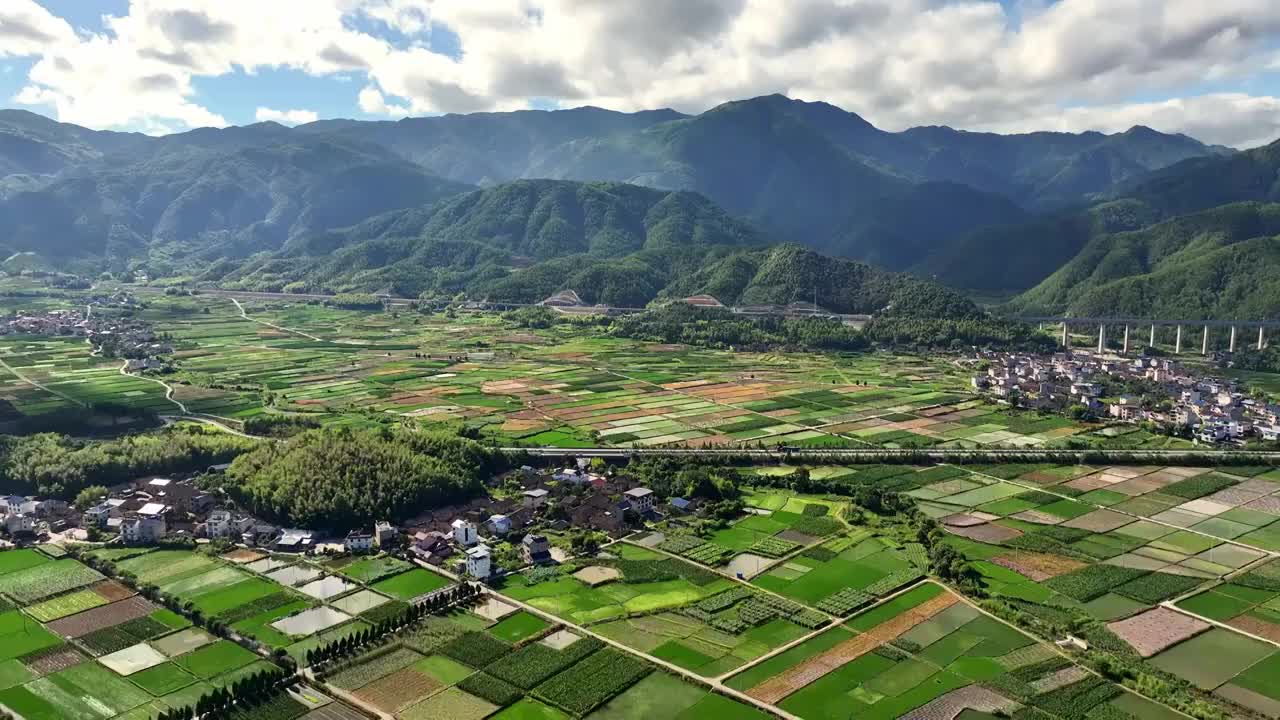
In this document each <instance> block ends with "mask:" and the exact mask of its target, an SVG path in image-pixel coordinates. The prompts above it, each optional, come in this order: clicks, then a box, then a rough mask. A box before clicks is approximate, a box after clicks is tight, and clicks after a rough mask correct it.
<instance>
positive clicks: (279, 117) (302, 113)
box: [254, 107, 320, 125]
mask: <svg viewBox="0 0 1280 720" xmlns="http://www.w3.org/2000/svg"><path fill="white" fill-rule="evenodd" d="M254 117H255V118H256V119H257V120H258V122H278V123H280V124H281V125H303V124H305V123H312V122H315V121H316V120H319V119H320V116H319V115H318V114H317V113H316V111H314V110H273V109H271V108H269V107H259V108H258V110H257V112H255V113H254Z"/></svg>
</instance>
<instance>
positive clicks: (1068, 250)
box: [913, 141, 1280, 292]
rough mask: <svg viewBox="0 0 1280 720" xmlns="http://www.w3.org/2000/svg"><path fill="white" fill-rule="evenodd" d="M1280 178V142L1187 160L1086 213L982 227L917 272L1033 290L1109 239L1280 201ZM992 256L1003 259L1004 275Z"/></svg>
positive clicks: (973, 285)
mask: <svg viewBox="0 0 1280 720" xmlns="http://www.w3.org/2000/svg"><path fill="white" fill-rule="evenodd" d="M1278 177H1280V141H1277V142H1274V143H1272V144H1270V145H1266V146H1263V147H1260V148H1254V149H1252V150H1246V151H1244V152H1240V153H1233V154H1230V155H1218V156H1213V157H1203V158H1195V159H1191V160H1186V161H1183V162H1180V163H1177V164H1175V165H1172V166H1170V167H1167V168H1163V169H1161V170H1158V171H1155V172H1152V173H1148V174H1146V175H1143V176H1140V177H1137V178H1134V179H1132V180H1130V181H1127V182H1125V183H1122V184H1120V185H1119V186H1118V187H1117V188H1116V189H1114V190H1113V191H1112V192H1111V193H1109V194H1108V195H1107V196H1106V197H1104V198H1102V199H1101V200H1102V201H1101V202H1099V203H1098V204H1095V205H1093V206H1090V207H1086V208H1084V209H1082V210H1074V211H1067V212H1063V213H1059V214H1057V215H1053V216H1049V217H1047V218H1038V219H1035V220H1032V221H1030V222H1027V223H1021V224H1013V225H1004V226H993V227H987V228H980V229H978V230H975V231H973V232H971V233H969V234H967V235H966V236H964V237H962V238H960V239H959V240H957V241H956V242H955V243H953V244H952V245H951V246H950V247H948V248H944V249H942V250H940V251H939V252H937V253H935V254H934V255H932V256H930V257H927V258H925V259H924V260H923V261H922V262H921V263H919V264H918V265H916V266H915V267H914V268H913V270H914V271H915V272H917V273H919V274H921V275H926V276H929V277H933V278H935V279H937V280H939V281H940V282H943V283H945V284H947V285H950V286H952V287H958V288H965V289H967V290H974V291H981V292H992V291H1022V290H1026V289H1028V288H1031V287H1034V286H1035V285H1037V284H1038V283H1041V282H1044V281H1047V279H1048V278H1049V276H1050V275H1051V274H1052V273H1053V272H1054V271H1055V270H1057V269H1058V268H1059V267H1061V266H1062V265H1063V264H1064V263H1066V262H1068V261H1069V260H1071V258H1073V257H1075V256H1076V254H1077V253H1080V252H1082V251H1084V250H1085V248H1086V247H1088V246H1089V245H1090V243H1091V242H1092V241H1094V240H1096V239H1101V238H1103V237H1104V236H1107V235H1110V234H1114V233H1118V232H1123V231H1127V230H1139V229H1142V228H1145V227H1148V226H1150V225H1152V224H1154V223H1157V222H1160V221H1162V220H1167V219H1170V218H1175V217H1178V216H1181V215H1186V214H1189V213H1196V212H1200V211H1203V210H1209V209H1212V208H1216V207H1219V206H1222V205H1227V204H1230V203H1238V202H1280V180H1277V178H1278ZM992 258H999V259H1000V268H1001V270H1000V271H999V272H993V266H992ZM1058 284H1060V283H1055V285H1058Z"/></svg>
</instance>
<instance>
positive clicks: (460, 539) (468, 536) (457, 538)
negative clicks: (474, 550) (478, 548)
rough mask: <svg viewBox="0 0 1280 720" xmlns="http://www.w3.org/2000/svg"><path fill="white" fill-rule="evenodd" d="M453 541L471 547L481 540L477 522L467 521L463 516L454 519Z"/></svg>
mask: <svg viewBox="0 0 1280 720" xmlns="http://www.w3.org/2000/svg"><path fill="white" fill-rule="evenodd" d="M453 541H454V542H456V543H458V544H459V545H461V546H462V547H471V546H472V545H475V544H476V543H478V542H480V535H479V533H477V532H476V526H475V523H472V522H467V521H466V520H463V519H462V518H458V519H457V520H454V521H453Z"/></svg>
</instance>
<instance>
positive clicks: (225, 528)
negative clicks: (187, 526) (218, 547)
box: [204, 510, 240, 539]
mask: <svg viewBox="0 0 1280 720" xmlns="http://www.w3.org/2000/svg"><path fill="white" fill-rule="evenodd" d="M204 534H205V535H207V536H208V537H210V538H215V539H216V538H225V537H232V536H233V535H236V536H238V535H240V531H239V530H238V529H237V528H234V527H232V525H231V511H230V510H214V511H213V512H211V513H209V517H208V518H207V519H206V520H205V523H204Z"/></svg>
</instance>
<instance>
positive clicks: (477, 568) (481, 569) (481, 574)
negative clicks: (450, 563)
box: [467, 545, 492, 580]
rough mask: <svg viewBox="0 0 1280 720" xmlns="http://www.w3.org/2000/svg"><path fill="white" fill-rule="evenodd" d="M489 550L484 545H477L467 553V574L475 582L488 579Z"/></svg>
mask: <svg viewBox="0 0 1280 720" xmlns="http://www.w3.org/2000/svg"><path fill="white" fill-rule="evenodd" d="M490 562H491V560H490V556H489V548H487V547H485V546H484V545H477V546H475V547H473V548H471V549H470V550H468V551H467V574H468V575H470V576H471V577H473V578H475V579H477V580H484V579H486V578H488V577H489V573H490V571H491V569H492V568H491V567H490Z"/></svg>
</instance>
